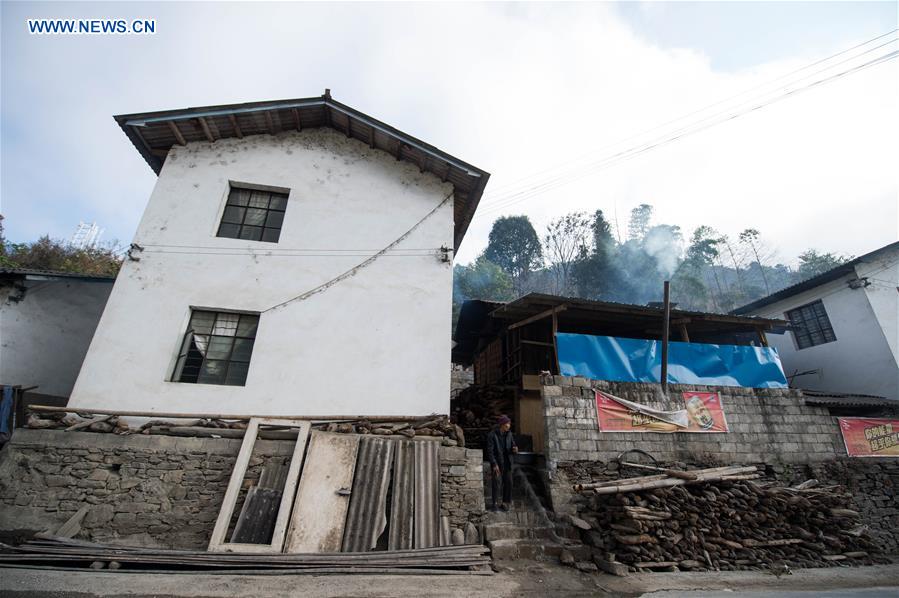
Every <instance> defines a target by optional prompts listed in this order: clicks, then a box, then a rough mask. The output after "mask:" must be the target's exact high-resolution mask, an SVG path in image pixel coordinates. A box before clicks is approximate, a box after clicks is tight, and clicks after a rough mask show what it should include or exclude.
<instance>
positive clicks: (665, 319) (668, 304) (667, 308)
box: [662, 280, 671, 395]
mask: <svg viewBox="0 0 899 598" xmlns="http://www.w3.org/2000/svg"><path fill="white" fill-rule="evenodd" d="M663 301H664V302H665V315H664V316H663V322H662V392H663V393H664V394H666V395H667V394H668V329H669V328H670V324H671V282H670V281H667V280H666V281H665V296H664V299H663Z"/></svg>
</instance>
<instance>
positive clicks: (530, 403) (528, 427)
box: [518, 391, 545, 453]
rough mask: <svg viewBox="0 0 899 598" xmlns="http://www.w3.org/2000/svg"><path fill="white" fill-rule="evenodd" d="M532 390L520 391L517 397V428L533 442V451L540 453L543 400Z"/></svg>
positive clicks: (542, 433)
mask: <svg viewBox="0 0 899 598" xmlns="http://www.w3.org/2000/svg"><path fill="white" fill-rule="evenodd" d="M533 393H534V391H531V392H530V393H522V394H521V396H519V398H518V412H519V415H518V429H519V431H520V433H522V434H527V435H529V436H530V437H531V440H532V441H533V443H534V452H535V453H542V452H543V446H544V441H545V439H544V430H545V425H544V420H543V400H542V399H541V398H540V395H537V396H533Z"/></svg>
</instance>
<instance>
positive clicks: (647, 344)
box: [556, 333, 787, 388]
mask: <svg viewBox="0 0 899 598" xmlns="http://www.w3.org/2000/svg"><path fill="white" fill-rule="evenodd" d="M556 338H557V341H558V347H559V368H560V373H561V374H562V375H563V376H585V377H587V378H592V379H594V380H613V381H616V382H655V383H658V382H659V381H660V380H661V375H662V342H661V341H652V340H642V339H633V338H615V337H611V336H591V335H587V334H567V333H559V334H558V335H556ZM668 382H669V383H671V384H704V385H709V386H745V387H747V388H787V379H786V377H785V376H784V372H783V367H782V366H781V365H780V357H779V356H778V355H777V350H776V349H774V348H771V347H748V346H740V345H707V344H703V343H678V342H670V343H668Z"/></svg>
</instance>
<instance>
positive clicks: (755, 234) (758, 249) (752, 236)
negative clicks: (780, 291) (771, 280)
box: [740, 228, 771, 295]
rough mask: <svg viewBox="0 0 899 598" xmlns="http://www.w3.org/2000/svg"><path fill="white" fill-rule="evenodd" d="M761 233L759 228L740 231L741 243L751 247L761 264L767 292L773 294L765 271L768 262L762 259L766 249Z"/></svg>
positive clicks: (757, 262) (760, 267)
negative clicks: (763, 246) (763, 245)
mask: <svg viewBox="0 0 899 598" xmlns="http://www.w3.org/2000/svg"><path fill="white" fill-rule="evenodd" d="M760 237H761V233H759V231H758V230H757V229H754V228H747V229H746V230H744V231H743V232H742V233H740V243H742V244H743V245H744V246H745V247H747V248H748V249H749V251H750V252H751V254H752V256H753V257H754V258H755V263H756V264H758V265H759V270H760V271H761V273H762V280H763V281H764V283H765V294H766V295H770V294H771V285H770V284H768V275H767V274H766V273H765V268H766V267H767V266H766V264H765V263H764V262H763V261H762V259H763V258H762V253H763V252H764V249H763V248H762V242H761V239H760Z"/></svg>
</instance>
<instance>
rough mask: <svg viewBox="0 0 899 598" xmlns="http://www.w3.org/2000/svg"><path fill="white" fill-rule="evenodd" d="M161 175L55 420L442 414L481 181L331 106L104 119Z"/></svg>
mask: <svg viewBox="0 0 899 598" xmlns="http://www.w3.org/2000/svg"><path fill="white" fill-rule="evenodd" d="M116 120H117V121H118V122H119V124H120V126H121V127H122V129H123V130H124V131H125V133H126V134H127V135H128V137H129V138H130V139H131V141H132V142H133V143H134V145H135V146H136V147H137V149H138V150H139V151H140V153H141V154H142V155H143V156H144V158H145V159H146V160H147V162H148V163H149V164H150V166H151V167H152V168H153V170H154V171H156V172H157V173H158V175H159V179H158V181H157V183H156V186H155V188H154V190H153V193H152V194H151V196H150V200H149V203H148V205H147V208H146V210H145V212H144V215H143V218H142V219H141V222H140V224H139V226H138V229H137V233H136V235H135V238H134V245H133V247H132V251H131V252H130V255H131V258H130V259H126V261H125V263H124V266H123V267H122V270H121V272H120V273H119V276H118V278H117V280H116V283H115V288H114V289H113V292H112V295H111V297H110V299H109V302H108V304H107V307H106V310H105V311H104V313H103V317H102V319H101V320H100V324H99V327H98V329H97V332H96V335H95V336H94V340H93V342H92V343H91V346H90V350H89V351H88V354H87V357H86V359H85V361H84V366H83V367H82V370H81V373H80V375H79V377H78V381H77V383H76V385H75V389H74V391H73V393H72V398H71V402H70V404H71V405H75V406H84V407H95V408H116V409H119V410H139V411H155V412H176V413H206V414H229V413H231V414H249V415H405V414H408V415H419V414H429V413H447V412H448V411H449V397H450V368H449V365H450V338H451V331H450V318H451V296H452V256H453V252H454V250H455V249H456V248H458V246H459V243H460V242H461V241H462V237H463V235H464V234H465V230H466V228H467V227H468V223H469V222H470V220H471V217H472V215H473V214H474V210H475V208H476V206H477V203H478V201H479V199H480V197H481V194H482V193H483V190H484V186H485V185H486V183H487V179H488V177H489V175H488V174H487V173H486V172H484V171H482V170H480V169H478V168H475V167H474V166H471V165H469V164H466V163H464V162H462V161H460V160H458V159H456V158H454V157H452V156H450V155H448V154H446V153H444V152H442V151H440V150H437V149H436V148H434V147H432V146H430V145H428V144H426V143H424V142H421V141H419V140H417V139H414V138H413V137H410V136H409V135H406V134H404V133H402V132H400V131H397V130H396V129H394V128H392V127H390V126H388V125H386V124H384V123H381V122H379V121H376V120H374V119H372V118H370V117H368V116H366V115H364V114H362V113H360V112H358V111H356V110H353V109H351V108H349V107H347V106H344V105H342V104H340V103H338V102H336V101H334V100H333V99H331V97H330V94H329V93H328V92H326V93H325V95H324V96H322V97H320V98H310V99H300V100H288V101H277V102H260V103H252V104H238V105H231V106H213V107H206V108H190V109H186V110H174V111H165V112H153V113H145V114H132V115H127V116H118V117H116Z"/></svg>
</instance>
